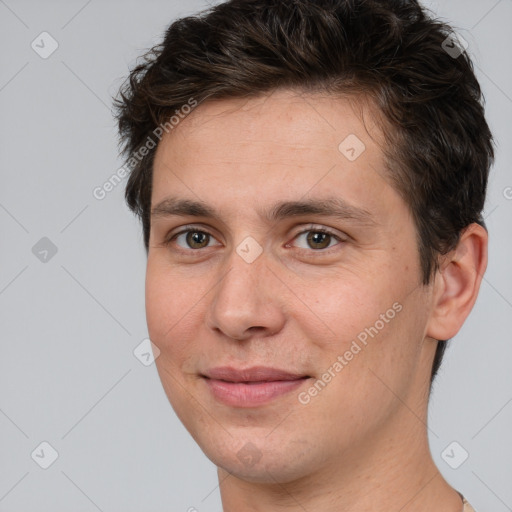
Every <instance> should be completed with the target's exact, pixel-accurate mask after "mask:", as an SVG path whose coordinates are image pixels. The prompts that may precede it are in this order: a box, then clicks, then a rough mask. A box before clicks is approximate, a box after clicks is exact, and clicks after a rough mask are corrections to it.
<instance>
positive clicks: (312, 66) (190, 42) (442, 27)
mask: <svg viewBox="0 0 512 512" xmlns="http://www.w3.org/2000/svg"><path fill="white" fill-rule="evenodd" d="M277 88H294V89H299V90H303V91H322V92H327V93H332V94H339V93H342V94H345V93H349V94H353V95H356V96H357V95H359V96H360V95H365V96H367V97H368V98H370V99H371V101H372V102H373V103H374V104H375V105H376V106H377V107H378V110H379V113H380V114H381V116H382V118H383V119H384V120H385V123H386V125H387V128H386V129H384V130H383V132H384V135H385V138H386V150H385V152H386V156H387V162H388V167H389V171H390V173H389V174H390V179H391V181H392V183H393V184H394V186H395V188H396V190H397V191H398V192H399V193H400V194H401V195H402V197H403V199H404V200H405V201H406V202H407V204H408V205H409V207H410V209H411V212H412V215H413V218H414V222H415V225H416V228H417V235H418V249H419V256H420V261H421V267H422V274H423V275H422V280H423V284H428V283H429V282H430V280H431V277H432V275H433V274H434V272H435V271H436V270H437V269H438V257H439V255H441V254H446V253H447V252H449V251H450V250H451V249H453V248H454V247H455V246H456V245H457V243H458V241H459V238H460V234H461V232H462V231H463V230H464V229H465V228H466V227H467V226H468V225H469V224H471V223H473V222H476V223H479V224H480V225H482V226H484V227H485V224H484V221H483V218H482V213H481V212H482V210H483V207H484V202H485V194H486V188H487V178H488V173H489V169H490V166H491V164H492V161H493V158H494V152H493V143H492V135H491V133H490V130H489V127H488V125H487V123H486V120H485V117H484V109H483V98H482V94H481V90H480V86H479V84H478V81H477V79H476V77H475V74H474V72H473V65H472V63H471V60H470V59H469V57H468V55H467V53H466V52H464V51H463V48H462V47H460V45H459V44H458V43H457V40H456V39H454V37H453V32H452V30H451V28H450V27H449V26H448V25H446V24H444V23H442V22H440V21H439V20H436V19H434V18H433V17H431V16H429V15H428V14H427V12H426V11H425V9H424V8H422V7H421V6H420V4H419V3H418V2H417V1H416V0H286V1H283V0H231V1H228V2H225V3H221V4H219V5H217V6H215V7H213V8H211V9H209V10H208V11H205V12H203V13H200V14H199V15H198V16H193V17H186V18H183V19H180V20H177V21H175V22H174V23H172V24H171V25H170V26H169V28H168V29H167V31H166V33H165V37H164V40H163V42H162V43H161V44H159V45H157V46H155V47H154V48H152V49H151V50H149V51H148V52H147V53H146V54H145V55H144V56H143V61H142V62H139V63H138V65H137V66H136V67H135V68H134V69H133V70H132V71H131V73H130V75H129V77H128V80H127V81H126V82H125V84H124V85H123V87H121V90H120V94H119V98H118V99H116V100H115V108H116V115H117V119H118V124H119V133H120V144H121V147H122V152H123V154H124V155H125V156H126V157H127V161H128V162H132V163H131V165H130V167H131V169H130V170H131V173H130V177H129V179H128V183H127V187H126V200H127V203H128V205H129V207H130V208H131V209H132V210H133V211H134V212H135V213H137V214H138V215H139V216H140V218H141V220H142V225H143V233H144V243H145V246H146V250H147V249H148V244H149V231H150V209H151V187H152V166H153V160H154V155H155V151H156V147H152V149H150V150H149V151H148V152H147V154H146V156H145V157H144V158H142V159H140V160H136V159H134V158H133V154H136V153H137V152H139V151H140V149H141V148H142V147H143V146H144V145H146V147H148V144H147V142H148V141H149V140H150V139H151V140H154V136H155V130H156V129H158V126H159V125H161V124H163V123H166V122H167V123H168V122H169V119H171V117H172V116H174V115H175V114H176V113H177V112H179V111H180V109H181V108H182V107H183V105H187V104H189V102H190V100H191V98H193V99H194V101H197V102H198V103H201V102H203V101H205V100H208V99H222V98H232V97H250V96H256V95H260V94H263V93H267V92H271V91H272V90H275V89H277ZM167 126H169V125H167ZM153 146H156V144H155V143H153ZM445 348H446V341H443V340H441V341H439V343H438V347H437V351H436V355H435V359H434V364H433V368H432V378H433V377H434V376H435V374H436V372H437V370H438V368H439V365H440V363H441V359H442V356H443V353H444V350H445Z"/></svg>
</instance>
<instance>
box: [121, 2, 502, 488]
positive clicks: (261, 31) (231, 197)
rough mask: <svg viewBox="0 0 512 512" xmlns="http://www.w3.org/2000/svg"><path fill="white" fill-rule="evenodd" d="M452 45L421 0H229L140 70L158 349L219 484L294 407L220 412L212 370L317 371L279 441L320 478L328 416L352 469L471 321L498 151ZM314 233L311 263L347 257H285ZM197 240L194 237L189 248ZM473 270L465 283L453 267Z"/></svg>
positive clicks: (128, 136) (128, 135) (138, 128)
mask: <svg viewBox="0 0 512 512" xmlns="http://www.w3.org/2000/svg"><path fill="white" fill-rule="evenodd" d="M450 34H451V30H450V28H449V27H448V26H447V25H445V24H443V23H441V22H439V21H436V20H434V19H432V18H430V17H429V16H428V15H427V13H426V12H425V10H424V9H423V8H422V7H420V5H419V4H418V3H417V2H416V1H414V0H412V1H405V0H379V1H377V0H375V1H372V0H366V1H363V0H321V1H315V2H313V1H311V0H294V1H290V2H282V1H279V0H274V1H272V0H265V1H263V0H232V1H229V2H226V3H223V4H220V5H217V6H216V7H214V8H212V9H211V10H209V11H207V12H206V13H203V14H202V15H200V16H197V17H189V18H184V19H181V20H178V21H176V22H175V23H173V24H172V25H171V26H170V27H169V28H168V30H167V32H166V34H165V38H164V40H163V43H162V44H161V45H158V46H157V47H155V48H153V49H152V50H151V51H150V52H148V53H147V54H146V56H145V60H144V62H142V63H140V64H139V65H138V66H137V67H135V68H134V70H133V71H132V72H131V75H130V79H129V81H128V82H127V83H126V85H125V86H124V87H123V89H122V91H121V95H120V99H119V100H118V102H117V109H118V119H119V129H120V134H121V141H122V143H123V150H124V152H125V155H126V157H127V165H128V166H129V167H130V169H131V174H130V177H129V181H128V184H127V188H126V199H127V202H128V205H129V206H130V208H131V209H132V210H133V211H134V212H136V213H137V214H138V215H139V216H140V218H141V220H142V226H143V234H144V243H145V247H146V250H147V251H148V273H147V285H146V286H147V287H146V300H147V302H146V304H147V306H146V307H147V318H148V327H149V331H150V337H151V339H152V340H153V342H154V343H155V344H156V345H157V346H158V347H159V349H160V350H161V351H162V354H161V356H160V357H159V359H158V360H157V366H158V369H159V372H160V375H161V378H162V381H163V384H164V387H165V389H166V391H167V393H168V395H169V398H170V400H171V402H172V404H173V406H174V408H175V410H176V412H177V413H178V415H179V416H180V418H181V419H182V421H183V422H184V424H185V426H186V427H187V428H188V429H189V431H190V432H191V433H192V435H193V436H194V438H195V439H196V440H197V441H198V442H199V444H200V445H201V446H202V448H203V449H204V450H205V452H206V453H207V455H209V456H210V458H212V460H214V461H220V462H219V464H220V465H223V464H225V467H228V466H229V467H233V464H234V462H233V459H232V457H231V455H229V454H227V455H225V456H223V455H222V454H221V452H222V447H223V446H224V447H228V446H229V445H230V439H231V440H233V439H232V438H235V439H236V441H235V442H233V445H240V443H241V445H242V446H246V445H245V444H244V442H246V441H247V440H248V438H250V439H254V440H255V443H253V445H254V446H259V447H260V448H261V447H262V446H263V444H264V441H263V439H265V442H266V443H268V444H269V445H270V444H272V443H273V444H274V445H275V447H277V449H278V451H279V448H282V449H284V448H285V446H284V444H285V443H284V441H283V439H284V437H280V435H279V434H278V433H276V434H275V435H274V434H272V435H269V436H268V437H267V436H266V435H265V436H263V434H262V430H261V428H262V426H263V427H264V428H266V429H267V433H268V432H269V431H270V430H271V429H270V428H269V427H270V426H271V418H273V419H275V418H276V414H275V413H276V411H283V408H282V407H281V406H282V404H281V406H279V407H280V408H276V407H277V406H276V405H275V404H271V405H269V406H267V407H264V406H262V407H259V408H255V409H253V408H249V409H244V408H234V409H233V408H231V407H228V406H225V405H219V404H218V403H217V402H215V400H214V399H212V398H211V396H210V394H208V390H207V387H206V385H205V382H204V379H203V377H202V376H201V373H202V372H204V371H206V370H207V369H208V368H209V367H210V366H211V365H210V363H211V362H212V361H213V363H215V364H218V365H220V364H232V365H233V366H238V367H240V366H241V365H243V366H244V367H247V366H253V365H259V364H265V363H266V364H267V365H268V364H271V363H272V362H273V361H277V362H278V363H279V365H280V366H281V367H283V365H286V367H287V368H295V369H298V370H301V371H303V372H305V375H306V376H307V377H308V378H309V380H308V383H307V384H306V386H307V387H304V388H301V389H300V392H301V393H302V395H300V396H302V403H301V405H300V407H298V408H297V401H295V403H294V405H293V407H292V406H291V405H290V404H288V405H289V407H288V408H285V409H286V410H285V412H284V413H283V414H284V415H283V421H285V420H284V418H285V416H287V415H290V416H291V418H294V419H296V420H297V422H299V423H301V424H306V426H305V427H303V430H301V431H296V432H295V434H294V435H292V436H290V435H288V436H287V437H286V439H288V441H287V442H288V443H289V448H293V449H294V453H295V454H297V449H299V452H300V456H301V457H302V458H303V459H304V460H309V461H310V463H311V464H313V465H315V464H317V463H318V461H319V460H320V459H321V457H323V455H325V454H322V453H320V451H319V450H316V451H315V452H314V453H313V451H312V448H311V446H310V445H309V444H308V442H307V439H308V438H309V435H313V434H314V432H317V433H318V432H319V431H324V432H327V431H328V432H330V434H328V435H327V437H329V435H332V436H335V435H338V434H339V432H338V434H335V430H336V428H338V427H336V426H332V425H331V426H327V425H326V424H325V423H322V421H324V422H325V418H324V419H323V420H319V419H318V418H320V417H321V416H322V411H324V413H323V414H324V415H325V411H326V410H329V411H332V414H333V415H334V416H337V415H338V416H339V417H345V416H346V417H348V418H350V420H348V421H347V430H346V432H345V434H344V440H343V441H342V442H341V444H340V446H339V450H340V453H341V451H343V453H346V450H347V447H348V446H349V445H351V446H355V445H357V441H361V442H363V440H366V441H367V440H368V439H369V438H370V437H371V436H374V434H375V432H376V431H377V430H378V428H380V427H382V426H383V425H385V424H386V425H390V424H391V423H393V422H396V421H398V418H401V416H400V413H399V412H398V409H397V408H398V405H396V403H395V402H396V396H393V394H395V395H398V396H401V397H409V398H410V399H411V400H413V401H414V400H416V399H419V397H420V396H421V394H422V393H423V392H424V391H425V387H427V388H428V387H429V386H428V385H429V384H431V382H432V379H433V378H434V376H435V374H436V372H437V370H438V368H439V365H440V363H441V359H442V356H443V352H444V350H445V347H446V340H448V339H449V338H450V337H451V336H453V335H454V334H455V333H456V332H457V330H458V329H459V328H460V326H461V324H462V322H463V321H464V319H465V318H466V316H467V314H468V313H469V311H470V309H471V307H472V306H473V304H474V300H475V298H476V293H477V291H478V285H479V278H478V277H475V275H480V277H481V274H482V273H483V271H484V270H485V254H483V253H485V249H484V245H485V243H484V239H485V234H484V233H485V225H484V221H483V218H482V210H483V207H484V201H485V194H486V186H487V177H488V172H489V168H490V165H491V163H492V159H493V148H492V137H491V133H490V131H489V128H488V125H487V123H486V121H485V118H484V110H483V105H482V96H481V91H480V88H479V84H478V82H477V80H476V78H475V75H474V73H473V68H472V64H471V62H470V60H469V57H468V56H467V55H466V53H464V52H459V55H458V56H457V57H454V56H453V53H452V54H451V55H450V54H449V53H448V52H447V51H445V47H446V43H445V41H446V40H447V38H448V37H450ZM134 155H135V156H134ZM141 155H142V158H141V157H140V156H141ZM171 196H172V197H173V198H174V199H175V200H174V201H169V200H168V199H169V197H171ZM305 199H309V200H312V201H315V200H316V206H315V207H313V206H312V205H311V203H309V204H308V205H305V204H301V205H299V204H298V203H299V202H301V201H302V202H304V200H305ZM336 199H340V200H341V202H342V203H343V205H342V206H343V208H342V209H343V215H340V216H339V217H336V219H338V220H336V221H335V220H334V219H335V217H334V216H333V215H330V216H326V217H325V219H327V220H329V222H326V221H325V222H322V219H323V217H322V215H323V214H322V213H321V212H320V209H319V206H320V205H321V204H324V205H332V204H333V202H334V201H335V200H336ZM329 200H330V201H331V202H329ZM279 203H288V205H282V206H281V208H275V206H276V205H277V204H279ZM291 203H294V204H293V205H291ZM338 206H339V205H338ZM315 208H317V211H316V210H315ZM171 210H172V211H171ZM286 211H288V213H287V214H286ZM290 212H293V213H290ZM171 213H172V215H171ZM272 213H274V215H271V214H272ZM311 215H313V216H315V217H314V218H315V220H314V225H313V224H311V222H312V221H311V220H310V217H311ZM308 216H309V217H308ZM299 220H302V221H303V222H308V223H309V224H310V225H311V226H312V228H313V233H316V235H314V236H313V237H312V238H310V237H308V238H307V243H306V245H304V242H303V247H302V248H297V251H299V252H300V251H306V252H307V251H313V252H315V251H314V250H313V249H312V248H311V245H308V244H315V243H316V244H318V243H319V242H318V241H319V240H323V241H325V240H327V241H329V244H330V243H332V242H333V241H335V240H340V243H339V244H337V245H339V246H340V247H343V249H342V251H343V252H339V253H337V252H336V251H334V250H332V249H331V251H332V252H331V253H330V254H329V255H327V253H325V255H323V256H321V257H319V256H317V255H315V256H314V257H311V256H310V255H305V253H304V252H301V255H298V253H297V252H294V251H293V250H291V251H290V250H288V249H289V248H290V247H291V245H290V244H289V242H290V241H291V239H292V238H293V235H294V236H295V238H293V239H294V240H298V239H300V237H304V234H302V235H300V234H299V232H298V231H297V230H295V231H293V226H294V225H296V224H293V222H295V223H297V222H298V221H299ZM186 223H188V224H194V228H195V232H194V231H192V232H189V235H192V237H190V236H185V234H182V235H179V233H178V232H179V230H178V229H177V228H178V227H180V226H181V227H182V229H184V228H183V225H184V224H186ZM198 223H199V224H200V225H199V226H198ZM326 226H327V227H332V229H331V230H330V231H331V234H330V235H329V234H327V235H325V234H324V235H322V234H321V233H318V232H317V231H314V228H315V227H326ZM302 227H303V228H304V225H303V226H302ZM309 232H310V233H311V230H310V231H309ZM301 233H304V229H303V231H302V232H301ZM205 234H206V237H205ZM171 235H173V236H174V235H175V236H174V237H172V236H171ZM318 235H320V237H319V236H318ZM298 236H299V238H297V237H298ZM247 237H249V239H247ZM171 238H172V244H171V245H169V243H168V242H169V241H170V240H171ZM198 240H201V241H202V242H198ZM247 240H248V243H249V245H247ZM475 240H476V241H475ZM478 240H479V241H478ZM204 241H206V242H207V245H205V246H202V245H201V244H202V243H203V242H204ZM241 242H244V243H245V244H246V245H243V246H242V248H245V249H244V250H245V251H246V252H247V251H249V252H250V251H253V254H254V256H255V258H254V259H253V260H252V261H251V262H250V263H249V262H248V261H247V259H244V258H243V257H242V255H241V252H244V251H241V249H240V243H241ZM284 242H287V243H288V244H287V245H285V244H284ZM194 243H195V244H199V246H200V247H197V246H194V245H191V244H194ZM295 243H296V242H295ZM321 243H323V242H320V244H321ZM211 244H213V245H211ZM329 244H328V245H329ZM334 245H336V244H334ZM170 247H171V248H172V249H169V248H170ZM192 247H195V250H196V251H202V252H201V253H200V254H201V255H200V256H197V255H192V252H193V249H192ZM284 247H286V250H285V249H284ZM329 247H331V246H330V245H329ZM237 248H238V251H237ZM316 249H317V250H318V249H320V250H325V248H324V247H322V246H321V247H316ZM183 250H185V252H183ZM187 251H188V252H187ZM254 251H256V253H257V255H256V253H255V252H254ZM317 252H318V251H317ZM291 253H294V255H293V256H291V255H290V254H291ZM476 253H480V256H478V255H476V256H474V255H475V254H476ZM468 255H469V256H468ZM472 255H473V256H474V258H473V260H472V261H473V262H474V261H478V264H476V265H475V264H473V263H468V264H467V265H466V267H465V270H461V269H460V268H459V267H457V265H456V263H454V262H462V263H461V265H460V266H463V264H464V261H465V258H467V257H471V256H472ZM315 258H316V259H315ZM251 259H252V258H251ZM454 265H455V266H454ZM471 266H473V277H472V279H473V280H474V283H475V284H474V286H473V287H472V291H468V290H466V291H465V292H463V291H462V290H463V289H465V288H464V286H466V288H468V289H469V288H471V286H470V285H467V282H468V280H469V279H470V277H469V275H470V274H471V272H472V271H471V270H470V268H469V267H471ZM464 294H465V295H464ZM463 295H464V296H463ZM454 298H455V299H457V300H458V302H457V301H456V300H454ZM377 322H379V324H377ZM381 326H382V327H381ZM364 333H366V336H365V334H364ZM354 342H355V345H354ZM356 347H358V348H356ZM347 351H348V352H351V353H352V354H353V355H352V356H349V354H348V353H347ZM340 354H347V357H349V358H350V360H349V362H350V364H348V362H347V364H345V362H343V363H342V362H341V361H340V360H339V359H337V356H338V355H340ZM356 354H357V355H356ZM352 359H353V361H352ZM336 361H338V363H340V364H341V366H342V368H341V369H339V368H340V367H339V366H336V368H335V367H334V366H335V362H336ZM344 361H346V359H344ZM362 372H365V376H364V378H361V374H362ZM327 374H330V377H329V376H328V375H327ZM324 375H325V376H326V377H325V379H324V378H323V377H322V376H324ZM319 380H320V381H322V382H323V383H324V386H322V384H319V385H318V386H316V389H317V391H316V392H314V391H311V392H309V391H308V390H309V389H311V388H312V387H315V386H314V385H315V383H318V381H319ZM324 381H328V382H329V384H328V385H326V384H327V382H324ZM331 381H332V383H331ZM376 388H379V390H378V391H376V392H373V391H372V390H375V389H376ZM387 388H391V389H393V390H394V391H393V393H392V394H390V393H389V389H387ZM320 391H321V392H320ZM317 395H318V396H317ZM308 397H309V398H308ZM313 397H314V400H312V398H313ZM362 398H364V399H365V401H366V404H367V405H366V407H363V408H362V410H361V407H360V401H361V399H362ZM194 400H196V401H197V404H194V403H192V404H191V401H192V402H193V401H194ZM279 400H290V398H289V397H288V398H282V399H279ZM393 404H395V405H393ZM273 408H276V409H275V410H274V409H273ZM205 411H206V412H205ZM369 411H374V413H375V418H374V421H370V422H368V421H367V417H365V414H368V413H369ZM393 411H395V412H393ZM394 414H395V415H394ZM312 418H317V419H316V420H312ZM402 419H403V418H402ZM288 421H290V420H289V419H288ZM404 421H405V420H404ZM275 423H276V424H277V421H276V422H275ZM335 427H336V428H335ZM290 428H291V427H290ZM299 430H300V429H299ZM242 432H244V434H243V435H242ZM281 432H282V434H283V436H284V434H285V433H286V428H282V429H281ZM356 433H359V434H356ZM288 434H290V432H288ZM230 436H231V437H230ZM242 438H243V439H242ZM219 439H221V442H220V443H219ZM215 446H217V448H215ZM239 447H240V446H239ZM260 448H257V450H259V449H260ZM251 449H253V448H249V450H251ZM324 449H325V450H329V448H328V447H327V445H326V446H325V447H324ZM292 451H293V450H292ZM223 457H224V458H223ZM230 457H231V458H230ZM273 464H274V465H273ZM278 464H279V463H278V462H275V463H269V464H268V465H266V469H267V470H269V468H272V469H274V470H275V469H276V468H277V465H278ZM290 467H291V469H290V478H291V477H292V474H293V475H294V476H298V475H300V471H298V470H296V469H295V467H294V466H293V465H291V466H290ZM238 469H239V470H240V468H238ZM245 469H246V472H247V475H246V476H247V477H248V478H249V477H250V473H251V470H250V469H248V468H247V467H245ZM254 478H255V479H258V478H259V479H260V480H261V479H262V478H263V477H262V476H261V475H260V476H258V477H254Z"/></svg>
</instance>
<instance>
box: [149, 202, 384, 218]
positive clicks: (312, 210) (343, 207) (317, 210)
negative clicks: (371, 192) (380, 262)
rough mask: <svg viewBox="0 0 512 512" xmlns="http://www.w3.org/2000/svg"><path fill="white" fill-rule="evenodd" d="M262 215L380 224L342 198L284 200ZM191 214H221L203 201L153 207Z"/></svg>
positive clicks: (157, 212) (163, 212) (154, 213)
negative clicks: (306, 216) (312, 216)
mask: <svg viewBox="0 0 512 512" xmlns="http://www.w3.org/2000/svg"><path fill="white" fill-rule="evenodd" d="M258 213H259V215H260V217H262V218H264V219H266V220H267V221H268V222H275V221H278V220H283V219H286V218H290V217H300V216H304V215H320V216H325V217H334V218H337V219H341V220H353V221H356V222H357V223H360V224H367V225H375V224H377V221H376V219H375V218H374V216H373V215H372V214H371V213H370V212H369V211H367V210H365V209H364V208H359V207H356V206H354V205H351V204H349V203H347V202H346V201H344V200H343V199H341V198H339V197H327V198H322V199H308V200H305V201H282V202H278V203H276V204H274V205H273V206H272V207H271V208H270V210H268V212H261V211H258ZM168 216H190V217H208V218H212V219H220V217H221V216H220V214H219V213H218V212H217V211H216V210H215V209H214V208H212V207H211V206H209V205H208V204H206V203H204V202H202V201H195V200H191V199H182V198H178V197H167V198H166V199H164V200H163V201H161V202H159V203H158V204H157V205H156V206H154V207H153V208H152V209H151V217H152V218H157V217H168Z"/></svg>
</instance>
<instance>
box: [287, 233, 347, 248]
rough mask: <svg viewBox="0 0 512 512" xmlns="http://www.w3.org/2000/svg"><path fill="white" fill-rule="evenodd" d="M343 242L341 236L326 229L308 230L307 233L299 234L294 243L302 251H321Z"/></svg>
mask: <svg viewBox="0 0 512 512" xmlns="http://www.w3.org/2000/svg"><path fill="white" fill-rule="evenodd" d="M342 241H343V240H342V239H341V238H340V237H339V236H337V235H335V234H334V233H331V232H330V231H327V230H326V229H308V230H307V231H302V232H301V233H299V234H298V235H297V236H296V237H295V242H294V243H295V244H296V246H297V247H299V248H300V249H309V250H311V249H313V250H314V251H321V250H323V249H328V248H330V247H333V246H334V245H336V244H337V243H340V242H342Z"/></svg>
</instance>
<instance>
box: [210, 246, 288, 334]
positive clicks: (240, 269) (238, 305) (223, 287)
mask: <svg viewBox="0 0 512 512" xmlns="http://www.w3.org/2000/svg"><path fill="white" fill-rule="evenodd" d="M222 276H223V277H221V278H220V281H219V283H218V284H217V285H216V286H215V288H214V289H213V291H212V295H211V302H210V304H209V307H208V312H207V316H206V324H207V327H208V328H209V329H212V330H214V331H216V332H217V333H222V334H223V335H225V336H227V337H229V338H232V339H235V340H238V341H244V340H246V339H249V338H251V337H254V336H259V337H266V336H270V335H272V334H276V333H277V332H279V331H280V330H281V329H282V328H283V325H284V323H285V314H284V311H283V308H282V307H281V305H280V300H279V297H280V295H281V296H282V290H281V294H280V291H279V287H280V282H279V280H278V279H276V277H275V276H274V275H273V273H272V271H271V270H270V269H269V267H268V261H267V258H266V256H265V253H264V252H263V253H262V254H261V255H260V256H259V257H258V258H257V259H256V260H255V261H253V262H252V263H248V262H247V261H245V260H244V259H243V258H242V257H241V256H240V255H239V254H238V253H237V252H236V251H234V250H233V254H232V255H231V256H230V258H229V260H227V262H226V266H225V267H223V270H222ZM281 286H282V285H281Z"/></svg>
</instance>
